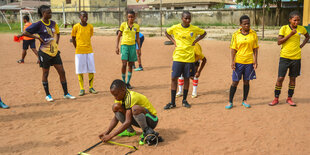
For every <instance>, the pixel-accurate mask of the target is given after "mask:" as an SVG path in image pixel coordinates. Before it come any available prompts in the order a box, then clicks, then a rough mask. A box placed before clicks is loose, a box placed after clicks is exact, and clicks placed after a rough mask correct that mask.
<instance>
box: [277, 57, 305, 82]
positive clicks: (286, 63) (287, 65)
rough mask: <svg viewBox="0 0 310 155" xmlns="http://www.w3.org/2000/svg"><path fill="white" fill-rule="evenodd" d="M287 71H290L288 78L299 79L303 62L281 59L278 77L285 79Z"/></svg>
mask: <svg viewBox="0 0 310 155" xmlns="http://www.w3.org/2000/svg"><path fill="white" fill-rule="evenodd" d="M287 69H289V70H290V71H289V74H288V76H290V77H297V76H299V75H300V69H301V60H300V59H299V60H291V59H286V58H281V57H280V62H279V70H278V77H285V75H286V72H287Z"/></svg>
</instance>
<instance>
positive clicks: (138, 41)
mask: <svg viewBox="0 0 310 155" xmlns="http://www.w3.org/2000/svg"><path fill="white" fill-rule="evenodd" d="M136 36H137V44H138V47H139V49H138V52H139V53H140V52H141V49H140V35H139V32H137V33H136Z"/></svg>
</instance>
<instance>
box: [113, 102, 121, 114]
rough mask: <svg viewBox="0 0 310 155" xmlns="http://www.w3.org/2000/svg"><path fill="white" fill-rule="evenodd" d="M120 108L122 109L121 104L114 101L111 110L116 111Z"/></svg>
mask: <svg viewBox="0 0 310 155" xmlns="http://www.w3.org/2000/svg"><path fill="white" fill-rule="evenodd" d="M121 109H122V106H121V104H118V103H115V104H113V105H112V111H113V112H118V111H120V110H121Z"/></svg>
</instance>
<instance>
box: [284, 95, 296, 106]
mask: <svg viewBox="0 0 310 155" xmlns="http://www.w3.org/2000/svg"><path fill="white" fill-rule="evenodd" d="M286 103H288V104H289V105H290V106H296V103H294V102H293V101H292V98H291V97H288V98H287V99H286Z"/></svg>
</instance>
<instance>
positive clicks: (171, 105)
mask: <svg viewBox="0 0 310 155" xmlns="http://www.w3.org/2000/svg"><path fill="white" fill-rule="evenodd" d="M175 107H176V106H175V104H173V103H168V104H167V105H166V106H165V107H164V109H165V110H168V109H172V108H175Z"/></svg>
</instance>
